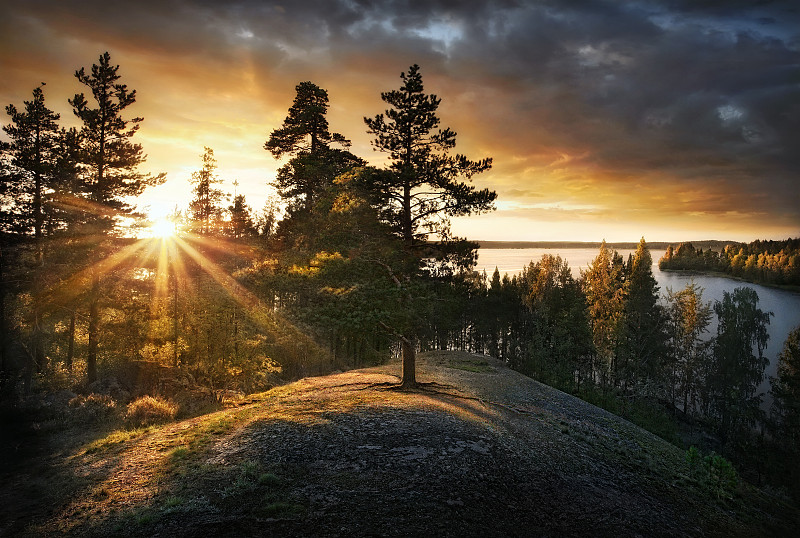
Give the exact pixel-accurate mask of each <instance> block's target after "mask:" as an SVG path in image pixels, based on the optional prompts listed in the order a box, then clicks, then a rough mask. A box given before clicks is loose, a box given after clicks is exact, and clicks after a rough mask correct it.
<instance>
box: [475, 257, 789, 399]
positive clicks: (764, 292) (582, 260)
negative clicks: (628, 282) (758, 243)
mask: <svg viewBox="0 0 800 538" xmlns="http://www.w3.org/2000/svg"><path fill="white" fill-rule="evenodd" d="M598 252H599V249H585V248H575V249H547V248H531V249H511V248H508V249H479V250H478V265H477V267H476V269H477V270H478V271H484V270H485V271H486V274H487V275H489V277H490V278H491V275H492V273H493V272H494V269H495V267H497V268H498V269H499V271H500V274H501V275H502V274H504V273H508V274H509V276H511V275H513V274H517V273H519V272H521V271H522V268H523V267H524V266H526V265H528V263H529V262H530V261H531V260H533V261H538V260H540V259H541V258H542V256H543V255H545V254H551V255H553V256H561V257H562V258H563V259H565V260H566V261H567V263H568V264H569V266H570V269H572V274H573V275H574V276H575V277H576V278H577V277H578V276H580V271H585V270H586V269H587V268H588V267H589V264H590V263H592V260H594V259H595V258H596V257H597V253H598ZM618 252H619V253H620V254H622V256H623V259H625V260H627V259H628V255H629V254H632V253H634V252H635V251H634V250H619V251H618ZM650 254H651V255H652V256H653V276H655V278H656V281H657V282H658V285H659V286H660V288H661V294H662V296H666V293H667V289H668V288H670V289H672V290H673V291H680V290H682V289H683V288H684V287H686V284H688V283H689V282H692V281H694V282H695V283H696V284H697V285H698V286H700V287H702V288H703V301H704V302H711V303H712V305H713V303H714V301H721V300H722V293H723V292H724V291H728V292H730V291H732V290H733V289H734V288H737V287H748V288H753V289H754V290H755V291H756V293H758V299H759V301H758V306H759V308H760V309H761V310H763V311H765V312H772V313H773V314H774V316H773V317H772V318H771V319H770V324H769V342H768V343H767V349H766V350H765V352H764V353H765V356H766V357H767V358H768V359H769V366H767V379H766V380H765V381H764V383H763V384H762V385H761V390H762V391H763V392H764V393H765V408H768V405H769V404H770V403H771V398H770V397H769V395H768V394H766V393H767V392H768V391H769V387H770V385H769V376H775V375H776V370H777V363H778V354H779V353H780V352H781V350H782V349H783V343H784V342H785V341H786V337H787V336H788V335H789V332H790V331H791V330H792V329H794V328H795V327H797V326H798V325H800V294H797V293H792V292H789V291H784V290H779V289H775V288H768V287H766V286H761V285H758V284H750V283H748V282H741V281H738V280H733V279H730V278H724V277H719V276H707V275H693V276H688V275H685V274H676V273H662V272H661V271H659V269H658V260H659V259H660V258H661V256H663V255H664V251H663V250H651V251H650ZM708 329H709V333H708V337H709V338H710V337H711V336H712V335H714V334H716V331H717V322H716V316H714V317H713V318H712V321H711V324H710V325H709V328H708Z"/></svg>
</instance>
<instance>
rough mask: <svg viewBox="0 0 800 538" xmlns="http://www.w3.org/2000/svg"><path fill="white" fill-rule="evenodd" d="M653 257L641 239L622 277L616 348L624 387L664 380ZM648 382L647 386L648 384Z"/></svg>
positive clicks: (661, 327) (662, 337)
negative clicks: (618, 346)
mask: <svg viewBox="0 0 800 538" xmlns="http://www.w3.org/2000/svg"><path fill="white" fill-rule="evenodd" d="M652 266H653V258H652V257H651V256H650V249H649V248H648V247H647V243H646V242H645V240H644V238H642V239H641V240H640V241H639V245H638V246H637V249H636V254H635V255H634V256H633V258H632V260H631V264H630V270H629V271H627V273H628V274H627V278H626V280H625V288H624V291H625V301H624V313H623V321H622V327H621V331H622V332H621V335H620V348H619V350H618V355H619V360H620V362H622V364H621V365H620V377H621V378H622V383H623V390H627V389H629V388H634V389H635V390H636V389H637V384H640V385H642V386H640V387H638V389H639V390H645V391H649V392H650V395H654V394H653V391H654V389H655V387H653V386H652V385H656V384H660V383H661V382H662V381H664V374H665V371H664V357H665V352H666V338H667V335H666V333H665V331H664V324H665V323H664V322H665V317H664V312H663V309H662V307H661V305H660V304H659V303H658V289H659V288H658V284H657V283H656V279H655V277H654V276H653V269H652ZM648 385H650V386H649V388H648V387H647V386H648Z"/></svg>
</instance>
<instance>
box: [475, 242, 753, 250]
mask: <svg viewBox="0 0 800 538" xmlns="http://www.w3.org/2000/svg"><path fill="white" fill-rule="evenodd" d="M475 243H478V245H479V246H480V248H483V249H487V250H489V249H500V248H508V249H526V248H552V249H577V248H600V244H601V242H600V241H475ZM691 243H692V245H694V247H695V248H702V249H708V248H711V249H712V250H717V251H720V250H722V249H724V248H725V246H726V245H738V244H740V243H738V242H737V241H718V240H714V239H711V240H705V241H691ZM680 244H681V241H674V242H664V241H658V242H653V243H647V246H648V247H649V248H650V249H655V250H666V249H667V247H669V246H670V245H672V246H673V247H677V246H678V245H680ZM638 245H639V242H638V241H636V242H635V243H606V246H607V247H608V248H611V249H616V250H636V247H637V246H638Z"/></svg>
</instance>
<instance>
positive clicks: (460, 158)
mask: <svg viewBox="0 0 800 538" xmlns="http://www.w3.org/2000/svg"><path fill="white" fill-rule="evenodd" d="M419 69H420V68H419V66H418V65H412V66H411V67H410V68H409V70H408V72H407V73H401V74H400V78H401V79H402V81H403V84H402V86H401V87H400V89H399V90H392V91H388V92H383V93H381V99H382V100H383V101H384V102H385V103H387V104H389V105H390V106H391V107H392V108H390V109H388V110H386V112H385V113H384V114H378V115H377V116H375V117H374V118H364V122H365V123H366V124H367V127H368V128H369V133H370V134H372V135H374V136H375V139H374V140H373V142H372V145H373V146H374V148H375V149H376V150H378V151H381V152H384V153H388V155H389V159H390V160H391V165H390V170H391V172H392V173H391V174H385V175H383V176H379V177H378V178H376V179H380V180H381V181H380V182H379V183H378V184H376V185H374V189H375V190H376V191H377V192H380V193H382V195H383V196H384V198H385V207H384V209H385V212H384V216H385V218H386V219H387V220H388V221H389V222H390V223H392V225H393V227H394V229H395V231H396V233H397V234H398V235H399V236H400V237H402V239H403V240H404V241H405V243H406V245H407V246H412V245H414V243H415V242H417V241H419V240H420V239H423V236H424V233H423V235H421V234H420V229H421V228H422V229H424V230H425V231H427V232H437V233H439V234H440V235H444V236H448V235H449V229H448V226H447V221H446V220H442V219H446V218H448V217H456V216H464V215H470V214H473V213H481V212H484V211H490V210H492V209H493V205H492V204H493V202H494V200H495V199H496V198H497V193H495V192H494V191H490V190H488V189H482V190H476V189H475V187H474V186H472V185H469V184H467V183H465V182H463V181H460V178H462V177H463V178H466V179H468V180H469V179H471V178H472V176H473V175H475V174H478V173H480V172H483V171H485V170H488V169H489V168H491V166H492V159H491V158H487V159H482V160H480V161H470V160H469V159H467V158H466V157H465V156H464V155H460V154H459V155H455V156H452V155H449V151H450V150H451V149H453V148H454V147H455V145H456V133H455V132H454V131H452V130H450V129H449V128H445V129H441V128H439V124H440V119H439V117H438V116H437V115H436V112H437V110H438V109H439V104H440V103H441V99H439V98H438V97H437V96H436V95H433V94H426V93H424V86H423V83H422V74H421V73H420V72H419Z"/></svg>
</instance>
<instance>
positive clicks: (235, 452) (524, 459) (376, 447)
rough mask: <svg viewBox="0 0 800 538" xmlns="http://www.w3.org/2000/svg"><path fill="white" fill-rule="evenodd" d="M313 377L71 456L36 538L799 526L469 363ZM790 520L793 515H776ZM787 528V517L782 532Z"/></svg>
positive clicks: (617, 424)
mask: <svg viewBox="0 0 800 538" xmlns="http://www.w3.org/2000/svg"><path fill="white" fill-rule="evenodd" d="M398 374H399V364H396V363H391V364H389V365H386V366H380V367H375V368H368V369H362V370H355V371H350V372H345V373H340V374H334V375H329V376H324V377H315V378H306V379H303V380H300V381H298V382H296V383H292V384H290V385H286V386H282V387H277V388H275V389H273V390H271V391H268V392H266V393H262V394H257V395H252V396H250V397H248V398H247V399H245V400H242V401H239V402H237V403H236V405H235V406H234V407H232V408H230V409H226V410H223V411H219V412H216V413H212V414H209V415H204V416H201V417H196V418H193V419H189V420H185V421H182V422H178V423H173V424H168V425H165V426H163V427H161V428H157V429H153V430H146V431H139V432H138V433H136V432H134V433H131V434H130V435H129V436H125V435H124V434H118V436H117V437H113V436H109V437H106V438H102V439H99V440H96V441H94V442H92V443H88V444H85V445H83V446H82V447H80V448H78V449H77V450H75V451H73V452H72V453H70V454H67V455H65V456H63V461H62V465H64V466H65V467H64V471H65V472H66V470H67V469H71V470H72V471H71V472H74V473H75V474H77V475H79V476H80V477H82V480H83V487H82V488H79V489H78V491H76V492H75V494H74V495H72V496H71V497H70V498H68V499H63V503H62V504H60V505H58V506H57V507H56V508H55V509H54V510H53V511H52V513H50V514H48V515H47V516H46V517H41V518H38V519H35V520H33V521H31V522H30V525H28V526H27V527H26V529H25V533H27V534H30V535H43V534H47V535H53V534H64V535H73V536H86V535H90V536H91V535H96V536H100V535H109V534H111V535H113V534H124V535H134V536H153V535H162V536H201V535H204V536H209V535H215V534H219V533H224V534H228V535H243V536H249V535H272V534H274V535H279V534H285V535H309V536H341V535H357V536H408V535H412V536H414V535H431V536H589V535H591V536H612V535H613V536H707V535H717V536H744V535H747V536H754V535H768V534H773V533H774V534H778V535H780V534H781V533H782V532H784V531H785V530H786V529H790V528H792V527H791V525H792V524H793V523H794V521H793V520H790V519H791V517H793V514H794V512H792V513H791V515H790V514H789V513H788V512H784V510H788V509H787V508H785V507H784V504H782V502H781V501H780V500H779V499H778V500H776V498H773V497H769V496H767V495H766V494H764V493H763V492H760V491H758V490H756V489H754V488H751V487H749V486H746V485H740V486H738V487H737V488H736V489H735V490H733V491H730V492H725V491H722V490H720V489H713V488H710V487H709V485H708V484H707V483H705V482H704V481H703V480H701V479H700V478H699V477H697V476H696V475H694V474H693V473H692V471H691V469H690V468H689V465H688V463H687V461H686V457H685V452H684V451H682V450H679V449H678V448H676V447H674V446H672V445H670V444H668V443H666V442H665V441H663V440H662V439H660V438H658V437H656V436H654V435H652V434H650V433H649V432H646V431H644V430H642V429H640V428H638V427H637V426H635V425H633V424H631V423H629V422H627V421H625V420H623V419H621V418H619V417H616V416H614V415H612V414H610V413H608V412H606V411H604V410H602V409H599V408H597V407H595V406H592V405H590V404H588V403H586V402H583V401H581V400H578V399H576V398H574V397H572V396H569V395H567V394H565V393H562V392H560V391H557V390H555V389H553V388H551V387H548V386H545V385H542V384H540V383H538V382H536V381H534V380H531V379H529V378H527V377H525V376H523V375H521V374H519V373H517V372H514V371H512V370H509V369H507V368H506V367H505V366H503V364H502V363H501V362H500V361H497V360H494V359H491V358H489V357H485V356H478V355H472V354H467V353H463V352H431V353H424V354H421V355H420V356H419V364H418V378H419V380H420V381H421V382H423V383H424V385H423V386H422V388H421V390H419V391H414V392H400V391H398V390H396V389H395V388H394V387H393V384H395V383H396V382H397V379H398V377H397V376H398ZM776 514H780V515H778V516H776ZM781 518H783V519H781Z"/></svg>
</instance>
